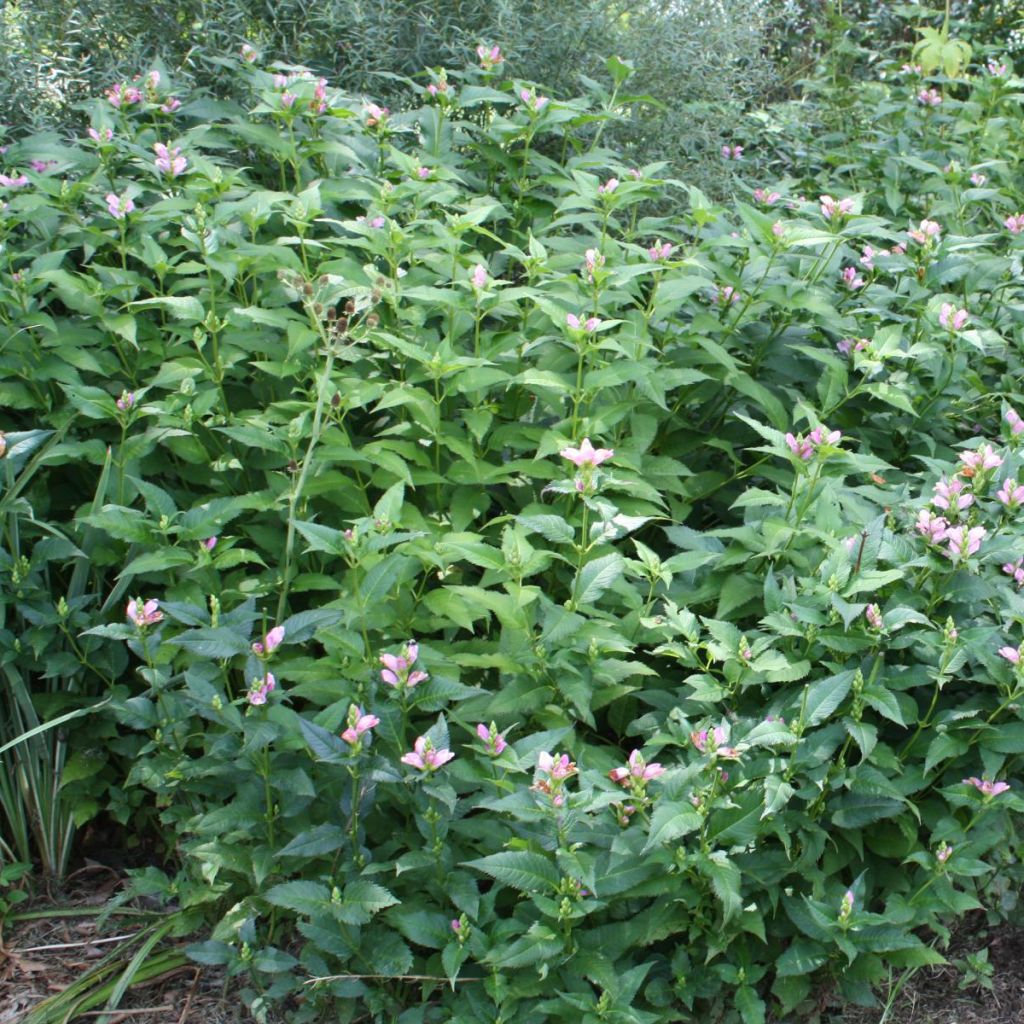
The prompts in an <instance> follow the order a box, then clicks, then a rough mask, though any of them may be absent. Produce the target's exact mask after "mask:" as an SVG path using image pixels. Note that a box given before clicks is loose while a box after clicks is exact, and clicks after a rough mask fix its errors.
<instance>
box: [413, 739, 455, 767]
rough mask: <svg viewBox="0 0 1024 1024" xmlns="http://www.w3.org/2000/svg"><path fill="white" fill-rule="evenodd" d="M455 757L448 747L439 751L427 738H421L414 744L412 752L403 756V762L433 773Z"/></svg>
mask: <svg viewBox="0 0 1024 1024" xmlns="http://www.w3.org/2000/svg"><path fill="white" fill-rule="evenodd" d="M454 756H455V755H454V754H453V753H452V752H451V751H450V750H448V749H447V747H442V748H441V749H440V750H438V749H437V748H436V747H435V746H434V744H433V743H431V742H430V740H429V739H427V737H426V736H419V737H417V738H416V741H415V742H414V743H413V745H412V750H411V751H409V753H408V754H403V755H402V757H401V762H402V764H407V765H409V766H410V767H411V768H416V769H418V770H419V771H421V772H433V771H436V770H437V769H438V768H440V767H441V766H442V765H445V764H447V763H448V762H449V761H450V760H451V759H452V758H453V757H454Z"/></svg>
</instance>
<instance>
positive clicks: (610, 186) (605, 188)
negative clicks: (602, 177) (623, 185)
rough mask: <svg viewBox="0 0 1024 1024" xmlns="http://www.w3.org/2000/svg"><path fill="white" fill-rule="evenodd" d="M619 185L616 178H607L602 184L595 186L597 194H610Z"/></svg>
mask: <svg viewBox="0 0 1024 1024" xmlns="http://www.w3.org/2000/svg"><path fill="white" fill-rule="evenodd" d="M618 187H619V179H618V178H609V179H608V180H607V181H606V182H605V183H604V184H603V185H598V186H597V194H598V195H599V196H610V195H611V194H612V193H613V192H614V191H615V190H616V189H617V188H618Z"/></svg>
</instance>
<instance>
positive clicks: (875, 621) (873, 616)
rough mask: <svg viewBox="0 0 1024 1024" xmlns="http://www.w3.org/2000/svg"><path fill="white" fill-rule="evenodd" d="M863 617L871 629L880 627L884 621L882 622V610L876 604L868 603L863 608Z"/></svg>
mask: <svg viewBox="0 0 1024 1024" xmlns="http://www.w3.org/2000/svg"><path fill="white" fill-rule="evenodd" d="M864 618H866V619H867V620H868V625H869V626H870V627H871V628H872V629H881V628H882V627H883V626H884V625H885V623H883V622H882V610H881V609H880V608H879V607H878V605H877V604H869V605H868V606H867V608H866V609H865V610H864Z"/></svg>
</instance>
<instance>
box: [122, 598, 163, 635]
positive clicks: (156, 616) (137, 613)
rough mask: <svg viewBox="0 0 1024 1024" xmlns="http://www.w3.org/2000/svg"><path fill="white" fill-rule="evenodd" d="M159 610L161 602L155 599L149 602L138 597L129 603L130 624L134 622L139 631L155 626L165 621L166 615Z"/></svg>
mask: <svg viewBox="0 0 1024 1024" xmlns="http://www.w3.org/2000/svg"><path fill="white" fill-rule="evenodd" d="M159 609H160V602H159V601H158V600H157V599H156V598H155V597H154V598H150V600H148V601H143V600H142V598H141V597H136V598H134V599H133V600H131V601H129V602H128V609H127V613H126V614H127V616H128V620H129V622H134V623H135V625H136V626H138V627H139V629H145V628H146V626H153V625H155V624H156V623H158V622H162V621H163V617H164V613H163V612H162V611H160V610H159Z"/></svg>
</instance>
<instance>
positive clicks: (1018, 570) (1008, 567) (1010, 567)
mask: <svg viewBox="0 0 1024 1024" xmlns="http://www.w3.org/2000/svg"><path fill="white" fill-rule="evenodd" d="M1003 572H1005V573H1006V575H1007V576H1012V577H1013V581H1014V583H1016V584H1017V586H1018V587H1020V586H1024V558H1018V559H1017V561H1016V562H1007V563H1006V564H1005V565H1004V566H1003Z"/></svg>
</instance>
